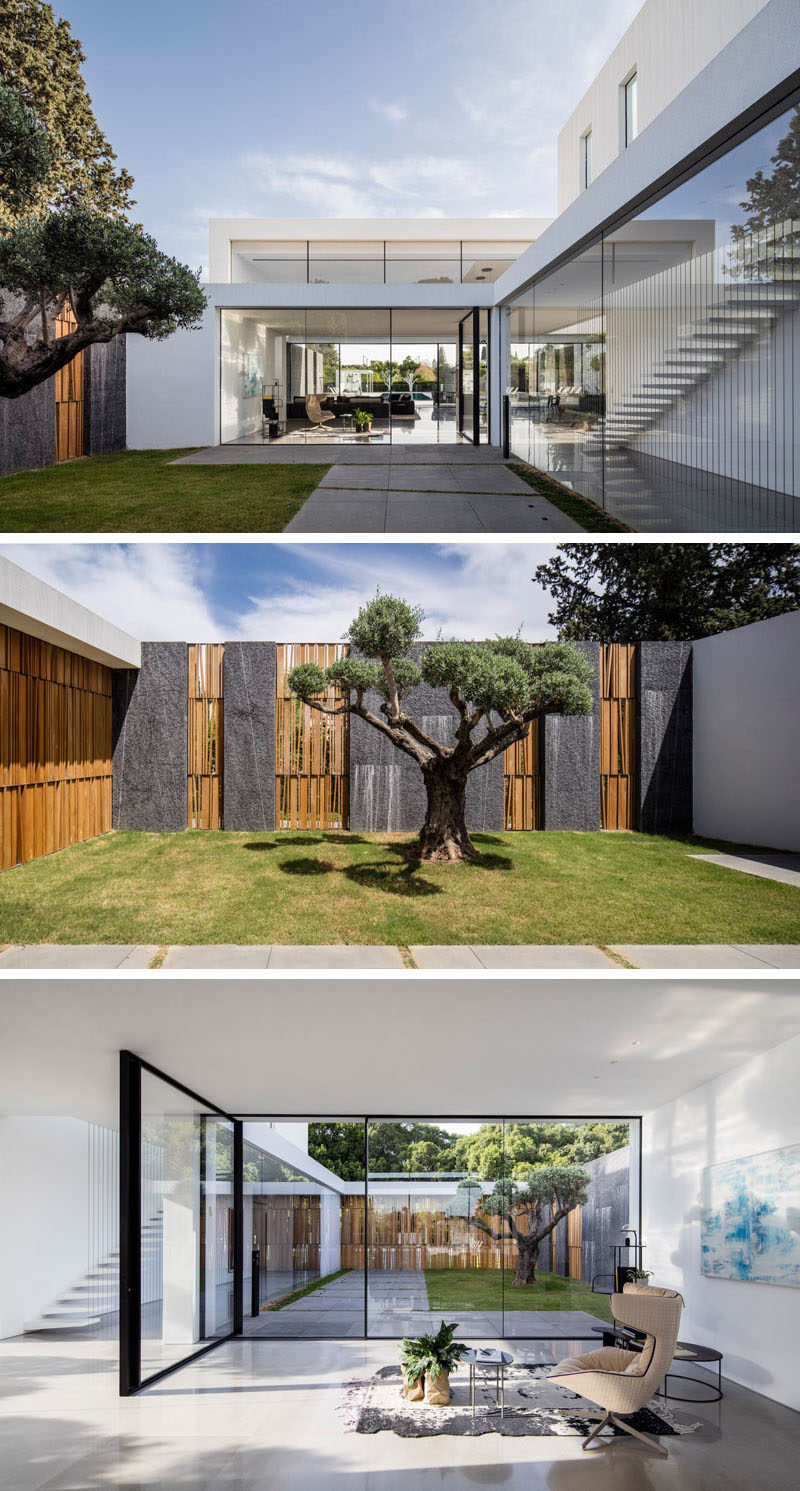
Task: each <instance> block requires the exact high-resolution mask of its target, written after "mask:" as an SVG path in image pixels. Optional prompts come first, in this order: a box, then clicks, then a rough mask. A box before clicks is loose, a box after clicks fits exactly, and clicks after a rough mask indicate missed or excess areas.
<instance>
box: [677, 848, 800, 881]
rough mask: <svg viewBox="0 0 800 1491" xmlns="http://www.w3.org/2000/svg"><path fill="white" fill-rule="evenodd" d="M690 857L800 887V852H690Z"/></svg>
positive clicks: (745, 873)
mask: <svg viewBox="0 0 800 1491" xmlns="http://www.w3.org/2000/svg"><path fill="white" fill-rule="evenodd" d="M689 858H690V859H704V860H705V861H706V863H707V864H709V865H721V866H722V867H723V868H724V869H726V870H739V871H740V872H741V873H742V874H743V875H758V876H760V877H762V878H763V879H764V880H779V881H780V883H781V884H782V885H796V886H798V887H800V854H690V855H689Z"/></svg>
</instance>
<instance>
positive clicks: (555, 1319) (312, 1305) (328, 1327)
mask: <svg viewBox="0 0 800 1491" xmlns="http://www.w3.org/2000/svg"><path fill="white" fill-rule="evenodd" d="M496 1293H497V1308H496V1309H490V1310H457V1309H455V1310H454V1309H450V1308H448V1309H447V1310H444V1311H442V1310H432V1309H431V1308H430V1305H429V1303H428V1291H427V1288H426V1286H425V1274H424V1272H423V1270H422V1269H417V1268H407V1269H405V1268H404V1269H391V1270H387V1271H383V1270H378V1271H375V1270H371V1271H370V1273H369V1274H368V1276H367V1329H368V1332H369V1334H370V1336H384V1337H388V1336H418V1335H420V1334H421V1333H422V1332H423V1331H436V1330H438V1328H439V1325H440V1323H441V1319H442V1315H445V1316H446V1318H447V1320H448V1321H456V1322H457V1323H458V1327H459V1329H458V1335H459V1336H460V1337H461V1339H462V1340H463V1339H464V1338H465V1337H467V1338H470V1337H471V1338H473V1339H475V1340H487V1339H492V1338H494V1337H502V1336H503V1335H505V1336H512V1337H513V1336H546V1337H547V1338H548V1339H549V1340H555V1341H557V1340H562V1341H563V1340H571V1341H579V1340H594V1339H595V1337H594V1335H593V1333H592V1326H594V1325H598V1324H600V1323H601V1322H600V1317H599V1316H595V1315H590V1314H588V1313H587V1311H585V1310H513V1309H506V1310H505V1311H504V1309H503V1290H502V1281H501V1280H500V1279H499V1278H498V1280H497V1290H496ZM363 1333H364V1275H363V1274H362V1273H361V1272H360V1271H359V1270H358V1269H353V1270H351V1272H350V1273H347V1274H344V1275H342V1277H341V1278H339V1279H332V1280H331V1282H330V1284H323V1286H322V1288H321V1289H315V1290H314V1292H313V1293H312V1294H307V1295H305V1296H304V1297H303V1298H302V1299H298V1300H295V1302H294V1304H291V1305H284V1307H283V1309H282V1310H262V1311H261V1314H260V1315H258V1316H257V1317H255V1318H252V1317H249V1318H248V1319H246V1320H245V1334H246V1335H248V1336H270V1337H273V1338H281V1337H284V1338H285V1337H298V1336H299V1337H304V1336H361V1335H363Z"/></svg>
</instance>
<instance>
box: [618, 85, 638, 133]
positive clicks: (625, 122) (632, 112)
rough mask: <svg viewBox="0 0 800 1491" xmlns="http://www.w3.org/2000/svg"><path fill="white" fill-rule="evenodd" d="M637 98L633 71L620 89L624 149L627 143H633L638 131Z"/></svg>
mask: <svg viewBox="0 0 800 1491" xmlns="http://www.w3.org/2000/svg"><path fill="white" fill-rule="evenodd" d="M638 98H639V80H638V77H637V75H636V73H634V74H633V76H632V77H630V78H628V81H627V83H625V85H624V87H623V89H622V115H623V119H622V128H623V145H624V146H625V148H626V150H627V148H628V146H629V145H632V144H633V141H634V140H635V139H636V136H637V135H638V133H639V114H638Z"/></svg>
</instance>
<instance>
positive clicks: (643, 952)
mask: <svg viewBox="0 0 800 1491" xmlns="http://www.w3.org/2000/svg"><path fill="white" fill-rule="evenodd" d="M608 945H609V947H610V949H611V951H612V952H613V953H618V954H619V955H620V957H623V958H625V959H626V960H627V961H628V962H629V963H632V964H633V965H634V967H635V968H703V969H707V968H711V969H715V968H749V969H750V970H751V971H752V970H753V969H756V968H758V967H761V968H763V966H764V959H763V958H756V957H754V956H753V955H752V953H749V952H745V951H743V949H742V948H739V947H734V946H733V945H732V944H728V943H709V942H705V943H688V944H684V943H658V944H650V943H639V944H636V945H634V944H632V943H630V944H623V943H611V942H610V943H609V944H608Z"/></svg>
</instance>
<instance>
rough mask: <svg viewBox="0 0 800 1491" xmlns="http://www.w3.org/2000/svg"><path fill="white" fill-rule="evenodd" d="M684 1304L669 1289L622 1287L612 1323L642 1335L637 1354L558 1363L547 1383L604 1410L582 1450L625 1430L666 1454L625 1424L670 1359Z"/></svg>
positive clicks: (598, 1354) (606, 1352) (609, 1349)
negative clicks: (600, 1436) (609, 1433)
mask: <svg viewBox="0 0 800 1491" xmlns="http://www.w3.org/2000/svg"><path fill="white" fill-rule="evenodd" d="M682 1308H683V1300H682V1299H681V1296H680V1295H679V1294H676V1293H675V1291H674V1290H673V1289H656V1288H653V1287H651V1286H650V1285H648V1284H626V1285H625V1287H624V1289H623V1291H622V1294H612V1296H611V1311H612V1314H613V1316H614V1319H615V1320H616V1321H618V1322H619V1323H620V1324H621V1325H627V1326H630V1327H631V1329H632V1330H635V1331H639V1332H643V1333H644V1334H645V1337H646V1339H645V1341H644V1343H643V1345H642V1349H641V1351H638V1350H637V1351H624V1350H623V1349H622V1348H621V1347H619V1346H601V1347H600V1348H599V1349H598V1350H597V1351H588V1352H586V1353H585V1355H583V1356H569V1357H567V1358H566V1360H565V1361H563V1362H559V1364H558V1366H557V1367H554V1368H553V1370H552V1372H550V1374H549V1376H548V1381H552V1382H557V1383H559V1384H560V1386H561V1387H566V1388H569V1389H570V1391H571V1392H573V1393H579V1394H580V1396H581V1397H582V1398H590V1399H591V1401H592V1402H593V1403H599V1405H600V1407H601V1408H604V1409H605V1414H604V1416H603V1417H602V1418H601V1420H600V1423H599V1424H598V1425H597V1428H596V1429H593V1430H592V1432H591V1434H589V1435H588V1436H587V1438H586V1439H584V1441H583V1448H584V1449H586V1448H587V1446H588V1445H589V1444H591V1442H592V1440H593V1439H595V1438H596V1436H597V1435H598V1434H600V1433H602V1431H603V1429H605V1428H606V1427H607V1426H611V1427H612V1428H616V1429H624V1430H625V1432H626V1434H632V1435H633V1436H634V1438H635V1439H641V1440H643V1441H644V1443H645V1444H647V1445H649V1446H650V1448H651V1449H654V1450H657V1451H658V1453H659V1454H660V1455H664V1456H666V1455H667V1453H668V1452H667V1450H665V1449H664V1448H663V1446H662V1445H660V1444H659V1442H658V1440H656V1439H653V1438H652V1436H651V1435H649V1434H643V1433H642V1431H641V1430H640V1429H634V1428H633V1427H632V1425H631V1424H630V1423H628V1422H626V1420H627V1419H629V1418H630V1417H631V1415H632V1414H634V1413H637V1412H638V1410H639V1409H640V1408H644V1406H645V1404H646V1403H649V1401H650V1399H651V1398H652V1396H653V1394H654V1393H655V1392H656V1390H657V1388H658V1386H659V1384H660V1382H661V1381H662V1379H663V1377H664V1373H665V1372H666V1371H667V1370H668V1368H669V1366H670V1363H671V1362H672V1358H673V1357H674V1355H675V1346H676V1343H677V1340H678V1327H679V1325H680V1320H681V1310H682Z"/></svg>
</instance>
